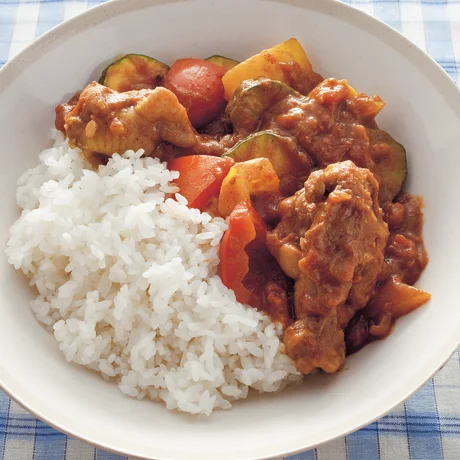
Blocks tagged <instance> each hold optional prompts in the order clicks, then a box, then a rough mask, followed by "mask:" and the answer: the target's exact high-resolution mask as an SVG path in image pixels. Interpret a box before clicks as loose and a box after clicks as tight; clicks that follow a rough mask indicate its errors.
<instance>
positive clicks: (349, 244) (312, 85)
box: [56, 39, 430, 374]
mask: <svg viewBox="0 0 460 460" xmlns="http://www.w3.org/2000/svg"><path fill="white" fill-rule="evenodd" d="M383 107H384V103H383V101H382V100H381V99H380V97H378V96H372V97H369V96H366V95H365V94H363V93H358V92H357V91H356V90H355V89H354V88H352V87H351V86H350V85H349V84H348V82H347V81H345V80H337V79H335V78H326V79H324V78H323V77H322V76H321V75H319V74H318V73H316V72H314V70H313V68H312V66H311V63H310V61H309V60H308V58H307V56H306V54H305V52H304V50H303V48H302V47H301V45H300V44H299V42H298V41H297V40H295V39H290V40H288V41H286V42H284V43H281V44H280V45H277V46H275V47H273V48H271V49H268V50H264V51H262V52H261V53H260V54H257V55H255V56H253V57H251V58H249V59H247V60H246V61H244V62H241V63H239V62H237V61H235V60H233V59H229V58H226V57H223V56H219V55H214V56H211V57H210V58H208V59H205V60H204V59H194V58H193V59H192V58H186V59H179V60H177V61H176V62H174V63H173V64H172V66H171V67H168V66H167V65H165V64H163V63H162V62H159V61H157V60H155V59H153V58H151V57H148V56H143V55H138V54H128V55H126V56H123V57H121V58H120V59H118V60H116V61H115V62H113V63H112V64H110V65H109V66H108V67H107V68H106V69H105V70H104V72H103V74H102V76H101V78H100V81H99V82H93V83H91V84H89V85H88V86H87V87H86V88H84V89H83V90H82V91H81V92H80V93H78V94H76V95H75V96H74V97H73V98H72V99H71V100H70V101H69V102H68V103H64V104H61V105H60V106H58V107H57V108H56V127H57V128H58V129H60V130H61V131H63V132H64V134H65V135H66V136H67V137H68V139H69V143H70V145H71V146H73V147H79V148H80V149H81V150H82V152H83V154H84V155H85V156H86V158H87V159H88V160H90V161H91V162H92V164H93V165H95V166H97V165H100V164H103V163H104V162H105V161H106V160H107V158H108V157H110V156H111V155H113V154H114V153H116V152H124V151H125V150H127V149H133V150H138V149H143V150H144V155H148V156H154V157H158V158H160V159H161V160H164V161H166V162H167V164H168V168H169V169H171V170H176V171H179V173H180V176H179V177H178V179H176V185H177V186H178V187H179V189H180V194H181V195H182V196H184V197H185V198H186V199H187V201H188V206H189V207H190V208H197V209H199V210H200V211H202V212H208V213H210V214H211V215H213V216H220V217H223V218H226V219H227V222H228V229H227V231H226V233H225V235H224V238H223V240H222V242H221V245H220V266H219V270H220V276H221V279H222V281H223V283H224V284H225V285H226V286H227V287H228V288H230V289H232V290H233V291H234V293H235V296H236V299H237V300H238V301H240V302H242V303H244V304H247V305H250V306H252V307H254V308H257V309H259V310H262V311H264V312H265V313H266V314H268V315H269V316H270V317H271V318H272V320H273V321H274V322H276V323H278V324H279V325H280V327H282V329H283V341H284V347H285V352H286V354H287V355H288V356H289V357H290V358H292V359H293V360H294V362H295V364H296V367H297V369H298V370H299V371H300V372H302V373H304V374H308V373H310V372H312V371H314V370H317V369H322V370H323V371H326V372H330V373H332V372H336V371H337V370H339V369H340V368H341V367H342V366H343V364H344V361H345V356H346V355H347V354H350V353H353V352H355V351H357V350H359V349H360V348H361V347H362V346H364V345H365V344H366V343H368V342H371V341H373V340H376V339H382V338H384V337H386V336H387V335H388V334H389V333H390V332H391V329H392V327H393V325H394V322H395V320H396V319H397V318H399V317H401V316H403V315H406V314H407V313H409V312H411V311H412V310H414V309H416V308H417V307H419V306H421V305H422V304H424V303H425V302H427V301H428V300H429V299H430V295H429V294H428V293H425V292H423V291H420V290H419V289H417V288H415V287H413V286H412V285H413V284H414V283H415V282H416V281H417V280H418V278H419V277H420V275H421V273H422V271H423V270H424V268H425V267H426V265H427V262H428V258H427V253H426V250H425V247H424V243H423V237H422V226H423V213H422V208H423V201H422V199H421V198H420V197H416V196H412V195H409V194H407V193H405V192H403V191H402V187H403V184H404V181H405V179H406V176H407V173H408V171H407V163H406V151H405V149H404V147H403V146H402V145H401V144H399V143H398V142H397V141H396V140H395V139H393V138H392V137H391V135H390V134H388V133H387V132H385V131H383V130H381V129H380V128H379V127H378V125H377V123H376V120H375V119H376V116H377V115H378V113H379V112H380V111H381V110H382V109H383Z"/></svg>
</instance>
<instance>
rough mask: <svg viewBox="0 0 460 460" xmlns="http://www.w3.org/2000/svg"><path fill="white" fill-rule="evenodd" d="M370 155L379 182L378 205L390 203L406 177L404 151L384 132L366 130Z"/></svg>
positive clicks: (371, 129)
mask: <svg viewBox="0 0 460 460" xmlns="http://www.w3.org/2000/svg"><path fill="white" fill-rule="evenodd" d="M367 135H368V137H369V141H370V144H371V155H372V159H373V160H374V163H375V166H376V172H377V174H378V176H379V177H378V179H379V182H380V189H379V190H380V191H379V200H380V203H384V202H385V201H392V200H393V199H394V198H395V197H396V195H398V193H399V192H400V191H401V189H402V186H403V183H404V181H405V180H406V177H407V162H406V150H405V148H404V147H403V146H402V145H401V144H400V143H398V142H396V141H395V140H394V139H393V138H392V137H391V136H390V135H389V134H388V133H387V132H386V131H383V130H381V129H373V128H368V129H367Z"/></svg>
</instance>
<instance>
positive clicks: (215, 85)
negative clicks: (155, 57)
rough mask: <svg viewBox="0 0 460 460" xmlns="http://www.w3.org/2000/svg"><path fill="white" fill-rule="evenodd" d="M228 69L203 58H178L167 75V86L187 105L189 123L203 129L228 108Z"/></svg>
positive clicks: (165, 83)
mask: <svg viewBox="0 0 460 460" xmlns="http://www.w3.org/2000/svg"><path fill="white" fill-rule="evenodd" d="M224 74H225V69H224V68H223V67H220V66H218V65H216V64H213V63H212V62H209V61H205V60H203V59H191V58H187V59H178V60H177V61H176V62H174V64H173V65H172V66H171V69H170V70H169V72H168V73H167V74H166V77H165V81H164V86H165V88H167V89H169V90H170V91H172V92H173V93H174V94H175V95H176V96H177V99H179V102H180V103H181V104H182V105H183V106H184V107H185V108H186V110H187V113H188V116H189V118H190V122H191V123H192V125H193V126H194V127H195V128H200V127H202V126H204V125H206V124H207V123H209V122H211V121H212V120H214V119H215V118H217V116H218V115H220V114H221V113H222V112H223V110H224V109H225V104H226V102H225V99H224V87H223V85H222V77H223V75H224Z"/></svg>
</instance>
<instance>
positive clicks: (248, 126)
mask: <svg viewBox="0 0 460 460" xmlns="http://www.w3.org/2000/svg"><path fill="white" fill-rule="evenodd" d="M289 95H298V96H299V97H301V96H300V94H299V93H298V92H297V91H295V90H293V89H292V88H291V87H290V86H288V85H286V84H285V83H282V82H280V81H278V80H270V79H268V78H257V79H254V80H244V81H243V82H242V83H241V85H240V86H239V87H238V88H237V90H236V91H235V93H234V94H233V97H232V99H231V100H230V102H229V103H228V105H227V109H226V112H227V115H228V116H229V118H230V121H231V122H232V125H233V130H234V131H235V132H238V131H243V132H247V133H250V132H254V131H257V129H258V127H259V124H260V120H261V118H262V116H263V115H264V113H265V112H267V111H268V110H269V109H270V108H271V107H273V106H274V105H275V104H277V103H278V102H280V101H281V100H282V99H284V98H286V97H288V96H289Z"/></svg>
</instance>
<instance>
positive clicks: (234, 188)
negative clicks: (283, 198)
mask: <svg viewBox="0 0 460 460" xmlns="http://www.w3.org/2000/svg"><path fill="white" fill-rule="evenodd" d="M279 182H280V181H279V179H278V176H277V175H276V172H275V170H274V169H273V165H272V163H271V161H270V160H269V159H268V158H256V159H254V160H249V161H243V162H242V163H236V164H235V165H234V166H232V167H231V168H230V171H229V172H228V174H227V176H226V177H225V179H224V181H223V182H222V186H221V188H220V194H219V213H220V214H221V215H222V216H223V217H227V216H228V215H230V213H231V212H232V211H233V208H234V207H235V206H236V205H237V204H238V203H241V202H242V201H249V200H250V199H251V195H257V194H260V193H265V192H277V191H278V187H279Z"/></svg>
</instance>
